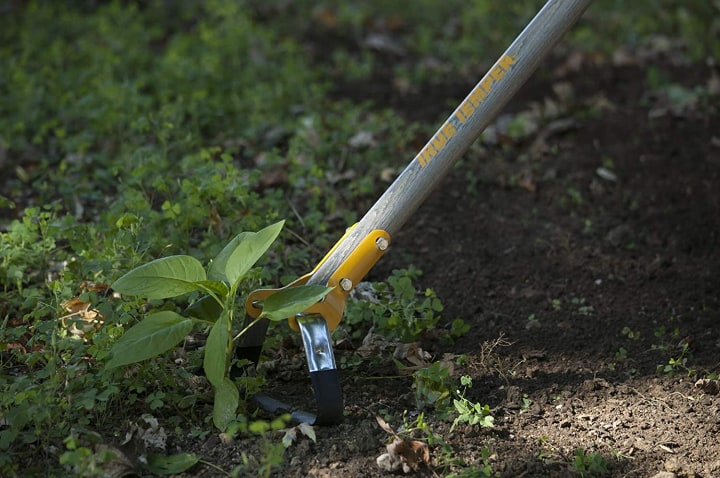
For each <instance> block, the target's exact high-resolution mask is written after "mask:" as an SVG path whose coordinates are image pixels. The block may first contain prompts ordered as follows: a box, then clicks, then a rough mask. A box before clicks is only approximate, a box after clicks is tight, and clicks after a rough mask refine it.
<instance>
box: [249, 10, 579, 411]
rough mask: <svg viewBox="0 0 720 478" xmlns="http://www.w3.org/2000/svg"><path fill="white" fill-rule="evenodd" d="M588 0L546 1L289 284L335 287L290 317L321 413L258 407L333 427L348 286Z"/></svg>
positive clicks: (253, 334)
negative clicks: (383, 187) (357, 215)
mask: <svg viewBox="0 0 720 478" xmlns="http://www.w3.org/2000/svg"><path fill="white" fill-rule="evenodd" d="M590 2H591V0H549V1H548V2H547V3H546V4H545V6H544V7H543V8H542V9H541V10H540V12H539V13H538V14H537V15H536V16H535V18H533V20H532V21H531V22H530V23H529V24H528V25H527V27H526V28H525V29H524V30H523V31H522V33H520V35H519V36H518V37H517V38H516V39H515V41H514V42H513V43H512V45H510V47H509V48H508V49H507V50H506V51H505V53H503V55H502V56H501V57H500V59H499V60H498V61H497V62H496V63H495V64H494V65H493V66H492V67H491V68H490V70H489V71H488V72H487V74H486V75H485V76H484V77H483V79H482V80H480V82H479V83H478V84H477V85H476V86H475V88H473V90H472V91H471V92H470V94H469V95H468V96H467V97H466V98H465V99H464V100H463V101H462V103H460V105H459V106H458V107H457V109H455V111H453V113H452V114H451V115H450V117H449V118H448V119H447V121H445V123H443V125H442V126H441V127H440V129H438V131H437V132H436V133H435V134H434V135H433V136H432V138H431V139H430V141H428V143H427V144H426V145H425V146H424V147H423V148H422V149H421V150H420V152H419V153H418V154H417V156H415V158H414V159H413V160H412V162H411V163H410V164H409V165H408V166H407V167H406V168H405V170H404V171H403V172H402V173H401V174H400V176H398V178H397V179H396V180H395V181H394V182H393V183H392V185H390V187H389V188H388V189H387V191H385V193H384V194H383V195H382V196H381V197H380V199H379V200H378V201H377V202H376V203H375V204H374V205H373V206H372V207H371V208H370V210H369V211H368V212H367V213H366V214H365V216H364V217H363V218H362V219H361V220H360V221H359V222H358V223H357V224H355V225H354V226H353V227H351V228H350V229H348V231H347V232H346V233H345V235H344V236H343V237H342V238H341V239H340V240H339V241H338V242H337V244H335V246H334V247H333V248H332V249H331V250H330V252H328V253H327V255H326V256H325V258H324V259H323V260H322V261H321V262H320V263H319V264H318V265H317V266H316V267H315V269H314V270H313V271H312V272H310V273H308V274H306V275H304V276H303V277H301V278H299V279H298V280H296V281H295V282H293V283H291V284H290V285H288V286H287V287H294V286H298V285H303V284H308V285H310V284H316V285H327V286H330V287H333V290H332V291H331V292H330V293H329V294H328V295H327V296H326V297H325V299H324V300H322V301H321V302H318V303H317V304H315V305H313V306H312V307H310V308H309V309H307V310H306V311H304V312H303V313H301V314H297V315H296V316H294V317H291V318H289V323H290V327H291V328H292V329H294V330H295V331H299V332H300V334H301V336H302V341H303V345H304V347H305V354H306V357H307V363H308V368H309V369H310V377H311V382H312V386H313V390H314V394H315V401H316V402H317V413H316V414H311V413H306V412H302V411H292V410H290V407H288V406H286V405H284V404H282V403H280V402H279V401H277V400H274V399H272V398H270V397H268V396H266V395H263V394H258V395H256V396H255V397H254V398H255V399H256V401H257V402H258V403H259V404H260V406H261V407H263V408H265V409H266V410H268V411H270V412H280V411H285V412H291V413H292V417H293V420H295V421H297V422H307V423H310V424H318V425H332V424H336V423H339V422H340V421H341V420H342V417H343V398H342V391H341V387H340V379H339V375H338V371H337V367H336V365H335V358H334V356H333V349H332V341H331V338H330V332H331V331H332V330H333V329H334V328H335V327H337V325H338V324H339V323H340V320H341V318H342V315H343V311H344V309H345V304H346V300H347V297H348V295H349V294H350V291H351V290H352V289H353V288H354V287H355V285H357V284H358V283H359V282H360V280H361V279H362V278H363V277H364V276H365V275H366V274H367V273H368V271H369V270H370V269H371V268H372V267H373V265H374V264H375V263H376V262H377V261H378V260H379V259H380V257H382V255H383V254H384V253H385V252H386V251H387V249H388V246H389V245H390V239H391V237H392V235H393V234H395V233H397V231H398V230H399V229H400V228H401V227H402V226H403V224H404V223H405V222H406V221H407V220H408V219H409V218H410V216H411V215H412V214H413V212H414V211H415V210H416V209H417V208H418V207H419V206H420V204H421V203H422V202H423V201H425V199H426V198H427V197H428V196H429V195H430V193H431V192H432V190H433V188H434V186H436V185H437V184H438V183H439V182H440V180H441V179H442V178H443V176H445V174H447V172H448V171H449V170H450V168H451V167H452V166H453V164H455V162H456V161H457V160H458V159H459V158H460V157H461V156H462V155H463V154H464V153H465V151H466V150H467V149H468V148H469V147H470V145H471V144H472V143H473V141H475V140H476V139H477V138H478V137H479V136H480V134H481V133H482V131H483V130H484V129H485V128H486V127H487V126H488V124H490V122H491V121H492V120H493V119H494V118H495V117H496V116H497V115H498V113H499V112H500V110H501V109H502V108H503V107H504V106H505V105H506V104H507V102H508V101H509V100H510V98H512V97H513V95H514V94H515V93H516V92H517V91H518V90H519V89H520V87H521V86H522V85H523V84H524V83H525V81H526V80H527V79H528V78H529V77H530V75H531V74H532V73H533V71H534V70H535V69H536V67H537V66H538V64H539V63H540V61H541V60H542V58H543V57H544V56H545V55H546V54H547V53H548V51H550V50H551V49H552V48H553V47H554V45H555V44H556V43H557V42H558V41H559V40H560V38H561V37H562V36H563V35H564V34H565V32H567V30H569V29H570V27H571V26H572V25H573V24H574V23H575V22H576V21H577V20H578V18H579V17H580V16H581V15H582V13H583V12H584V11H585V9H586V8H587V7H588V6H589V4H590ZM278 290H279V289H260V290H256V291H254V292H252V293H251V294H250V295H249V297H248V299H247V301H246V304H245V306H246V311H247V313H248V315H249V318H248V320H254V319H256V318H257V317H258V316H259V315H260V314H261V313H262V304H263V301H264V300H265V299H267V298H268V297H269V296H270V295H272V294H274V293H275V292H277V291H278ZM267 327H268V320H267V319H263V320H260V321H258V322H257V323H256V324H255V325H254V326H253V327H252V328H251V329H250V330H249V331H248V332H247V333H246V334H245V335H244V336H243V338H242V339H241V343H240V344H239V345H238V349H237V356H238V358H246V359H249V360H251V361H252V362H257V360H258V359H259V357H260V351H261V349H262V344H263V341H264V339H265V334H266V331H267Z"/></svg>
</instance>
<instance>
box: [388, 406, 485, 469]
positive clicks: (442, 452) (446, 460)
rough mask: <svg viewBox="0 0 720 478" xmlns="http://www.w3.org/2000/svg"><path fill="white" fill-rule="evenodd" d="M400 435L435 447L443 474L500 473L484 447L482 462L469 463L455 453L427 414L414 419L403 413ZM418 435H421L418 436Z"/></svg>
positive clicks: (435, 461) (437, 463) (436, 462)
mask: <svg viewBox="0 0 720 478" xmlns="http://www.w3.org/2000/svg"><path fill="white" fill-rule="evenodd" d="M398 435H400V436H403V437H409V438H420V439H422V440H424V441H425V442H427V444H428V445H430V446H431V447H434V448H435V453H436V455H437V458H436V459H435V460H434V463H435V465H436V466H437V469H438V470H441V471H443V472H444V474H443V476H448V477H454V478H461V477H468V478H470V477H488V478H489V477H495V476H498V473H496V472H494V471H493V469H492V463H491V462H490V456H491V454H492V453H491V451H490V449H489V448H483V449H482V451H481V454H480V463H478V464H468V463H466V462H465V461H464V460H463V459H462V458H460V457H458V456H457V455H456V454H455V450H454V449H453V447H452V446H451V445H450V444H449V443H448V442H447V441H445V439H444V438H443V437H442V436H441V435H438V434H436V433H435V432H434V431H433V429H432V427H431V426H430V424H428V422H427V421H426V420H425V414H424V413H420V414H418V415H417V417H416V418H415V420H414V421H412V422H410V421H408V419H407V414H406V413H404V414H403V424H402V426H401V427H400V429H399V430H398ZM418 435H420V436H419V437H418Z"/></svg>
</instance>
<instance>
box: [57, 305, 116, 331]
mask: <svg viewBox="0 0 720 478" xmlns="http://www.w3.org/2000/svg"><path fill="white" fill-rule="evenodd" d="M61 305H62V306H63V308H64V309H65V310H66V311H68V312H69V314H67V315H64V316H62V317H60V322H61V323H62V325H63V327H65V328H67V329H68V331H69V332H70V333H71V334H73V335H75V336H77V337H84V336H85V334H86V333H88V332H90V331H91V330H94V329H98V328H99V327H100V325H102V322H103V320H104V319H105V317H104V316H103V315H102V314H101V313H100V312H98V311H97V309H91V308H90V306H91V305H92V304H91V303H90V302H85V301H83V300H82V299H80V298H79V297H73V298H72V299H68V300H66V301H64V302H63V303H62V304H61Z"/></svg>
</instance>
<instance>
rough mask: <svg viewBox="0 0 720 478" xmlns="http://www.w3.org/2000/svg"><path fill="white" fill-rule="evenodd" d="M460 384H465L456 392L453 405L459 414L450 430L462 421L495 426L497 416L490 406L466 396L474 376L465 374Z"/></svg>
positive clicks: (490, 426) (489, 426) (483, 425)
mask: <svg viewBox="0 0 720 478" xmlns="http://www.w3.org/2000/svg"><path fill="white" fill-rule="evenodd" d="M460 384H461V385H462V386H463V390H462V391H460V390H457V391H456V392H455V393H456V398H455V399H453V405H454V406H455V410H456V411H457V413H458V416H457V417H456V418H455V420H454V421H453V424H452V427H450V431H451V432H452V431H453V430H454V429H455V427H456V426H457V425H459V424H460V423H467V424H468V425H480V426H482V427H488V428H492V427H493V426H495V425H494V423H495V418H494V417H493V416H492V415H491V414H490V406H488V405H482V404H480V403H474V402H471V401H470V400H468V399H467V398H465V392H466V391H467V389H468V388H471V387H472V378H471V377H469V376H467V375H463V376H462V377H460ZM526 398H527V396H526Z"/></svg>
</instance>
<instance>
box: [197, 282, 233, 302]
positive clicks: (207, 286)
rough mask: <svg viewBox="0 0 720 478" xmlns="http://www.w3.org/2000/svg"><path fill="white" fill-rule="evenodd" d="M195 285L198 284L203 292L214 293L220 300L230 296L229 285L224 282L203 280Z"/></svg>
mask: <svg viewBox="0 0 720 478" xmlns="http://www.w3.org/2000/svg"><path fill="white" fill-rule="evenodd" d="M195 284H197V285H198V287H199V288H202V289H203V290H206V291H208V292H212V293H214V294H215V295H217V296H218V297H219V298H220V299H224V298H225V297H226V296H227V295H228V292H230V291H229V290H228V287H227V285H226V284H225V283H224V282H222V281H215V280H201V281H198V282H196V283H195Z"/></svg>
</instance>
